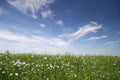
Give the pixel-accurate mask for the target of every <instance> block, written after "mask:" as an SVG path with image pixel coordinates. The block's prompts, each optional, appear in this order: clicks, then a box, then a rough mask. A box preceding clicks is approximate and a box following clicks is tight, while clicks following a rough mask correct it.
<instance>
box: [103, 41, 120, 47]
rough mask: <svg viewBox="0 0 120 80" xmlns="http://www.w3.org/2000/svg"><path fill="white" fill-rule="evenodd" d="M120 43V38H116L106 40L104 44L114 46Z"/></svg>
mask: <svg viewBox="0 0 120 80" xmlns="http://www.w3.org/2000/svg"><path fill="white" fill-rule="evenodd" d="M119 44H120V40H115V41H109V42H106V43H105V44H104V45H106V46H110V47H114V46H117V45H119Z"/></svg>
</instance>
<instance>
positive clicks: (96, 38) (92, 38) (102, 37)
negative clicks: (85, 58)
mask: <svg viewBox="0 0 120 80" xmlns="http://www.w3.org/2000/svg"><path fill="white" fill-rule="evenodd" d="M104 38H107V36H95V37H90V38H88V39H86V40H84V41H91V40H98V39H104Z"/></svg>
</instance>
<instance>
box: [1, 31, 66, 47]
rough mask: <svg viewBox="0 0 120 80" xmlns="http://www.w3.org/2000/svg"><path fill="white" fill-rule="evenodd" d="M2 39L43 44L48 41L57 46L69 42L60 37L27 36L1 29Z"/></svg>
mask: <svg viewBox="0 0 120 80" xmlns="http://www.w3.org/2000/svg"><path fill="white" fill-rule="evenodd" d="M0 39H5V40H10V41H16V42H20V43H29V44H31V45H32V44H38V43H39V44H41V43H45V44H46V43H48V44H49V45H55V46H66V45H67V42H66V41H64V40H61V39H59V38H52V37H41V36H35V35H32V36H25V35H19V34H16V33H14V32H11V31H8V30H0Z"/></svg>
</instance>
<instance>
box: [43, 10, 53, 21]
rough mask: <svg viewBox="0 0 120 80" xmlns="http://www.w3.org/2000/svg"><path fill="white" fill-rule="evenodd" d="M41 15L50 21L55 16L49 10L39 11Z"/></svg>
mask: <svg viewBox="0 0 120 80" xmlns="http://www.w3.org/2000/svg"><path fill="white" fill-rule="evenodd" d="M41 15H42V17H43V18H50V19H52V18H53V16H55V15H54V14H53V12H52V11H51V10H50V9H48V10H47V9H46V10H43V11H41Z"/></svg>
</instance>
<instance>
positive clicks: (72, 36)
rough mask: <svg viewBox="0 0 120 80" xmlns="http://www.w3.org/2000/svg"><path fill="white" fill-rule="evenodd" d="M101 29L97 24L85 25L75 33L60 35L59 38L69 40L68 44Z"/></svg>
mask: <svg viewBox="0 0 120 80" xmlns="http://www.w3.org/2000/svg"><path fill="white" fill-rule="evenodd" d="M101 28H102V26H101V25H99V24H98V23H96V22H90V23H88V24H86V25H83V26H81V27H79V29H78V30H77V31H76V32H74V33H69V34H63V35H61V37H67V38H68V39H69V42H72V41H74V40H77V39H79V38H81V37H82V36H85V35H86V34H88V33H96V32H97V31H98V30H99V29H101Z"/></svg>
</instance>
